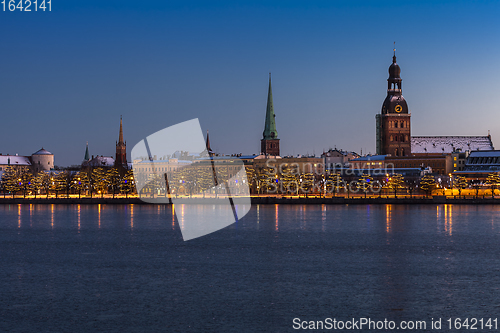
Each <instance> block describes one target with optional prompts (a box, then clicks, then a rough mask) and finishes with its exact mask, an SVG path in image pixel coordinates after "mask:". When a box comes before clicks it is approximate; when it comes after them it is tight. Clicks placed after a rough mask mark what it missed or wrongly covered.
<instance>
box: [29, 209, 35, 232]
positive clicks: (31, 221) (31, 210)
mask: <svg viewBox="0 0 500 333" xmlns="http://www.w3.org/2000/svg"><path fill="white" fill-rule="evenodd" d="M34 209H35V206H33V204H30V227H32V226H33V210H34Z"/></svg>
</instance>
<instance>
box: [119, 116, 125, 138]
mask: <svg viewBox="0 0 500 333" xmlns="http://www.w3.org/2000/svg"><path fill="white" fill-rule="evenodd" d="M118 143H124V142H123V122H122V116H120V134H119V135H118Z"/></svg>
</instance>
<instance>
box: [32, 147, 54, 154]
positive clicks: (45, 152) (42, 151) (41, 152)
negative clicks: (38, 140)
mask: <svg viewBox="0 0 500 333" xmlns="http://www.w3.org/2000/svg"><path fill="white" fill-rule="evenodd" d="M33 155H54V154H52V153H51V152H50V151H48V150H45V149H43V148H42V149H40V150H39V151H37V152H36V153H34V154H33Z"/></svg>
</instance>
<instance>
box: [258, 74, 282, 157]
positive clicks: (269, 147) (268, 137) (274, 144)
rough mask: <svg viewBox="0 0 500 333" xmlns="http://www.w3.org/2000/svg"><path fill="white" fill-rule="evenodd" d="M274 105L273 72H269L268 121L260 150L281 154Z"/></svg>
mask: <svg viewBox="0 0 500 333" xmlns="http://www.w3.org/2000/svg"><path fill="white" fill-rule="evenodd" d="M274 118H275V115H274V107H273V90H272V88H271V73H269V91H268V93H267V109H266V123H265V125H264V132H263V133H262V140H260V152H261V154H264V155H271V156H279V154H280V139H278V131H276V121H275V119H274Z"/></svg>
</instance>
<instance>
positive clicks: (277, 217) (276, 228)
mask: <svg viewBox="0 0 500 333" xmlns="http://www.w3.org/2000/svg"><path fill="white" fill-rule="evenodd" d="M274 219H275V223H274V225H275V227H274V230H276V231H278V229H279V222H278V221H279V209H278V205H274Z"/></svg>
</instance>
